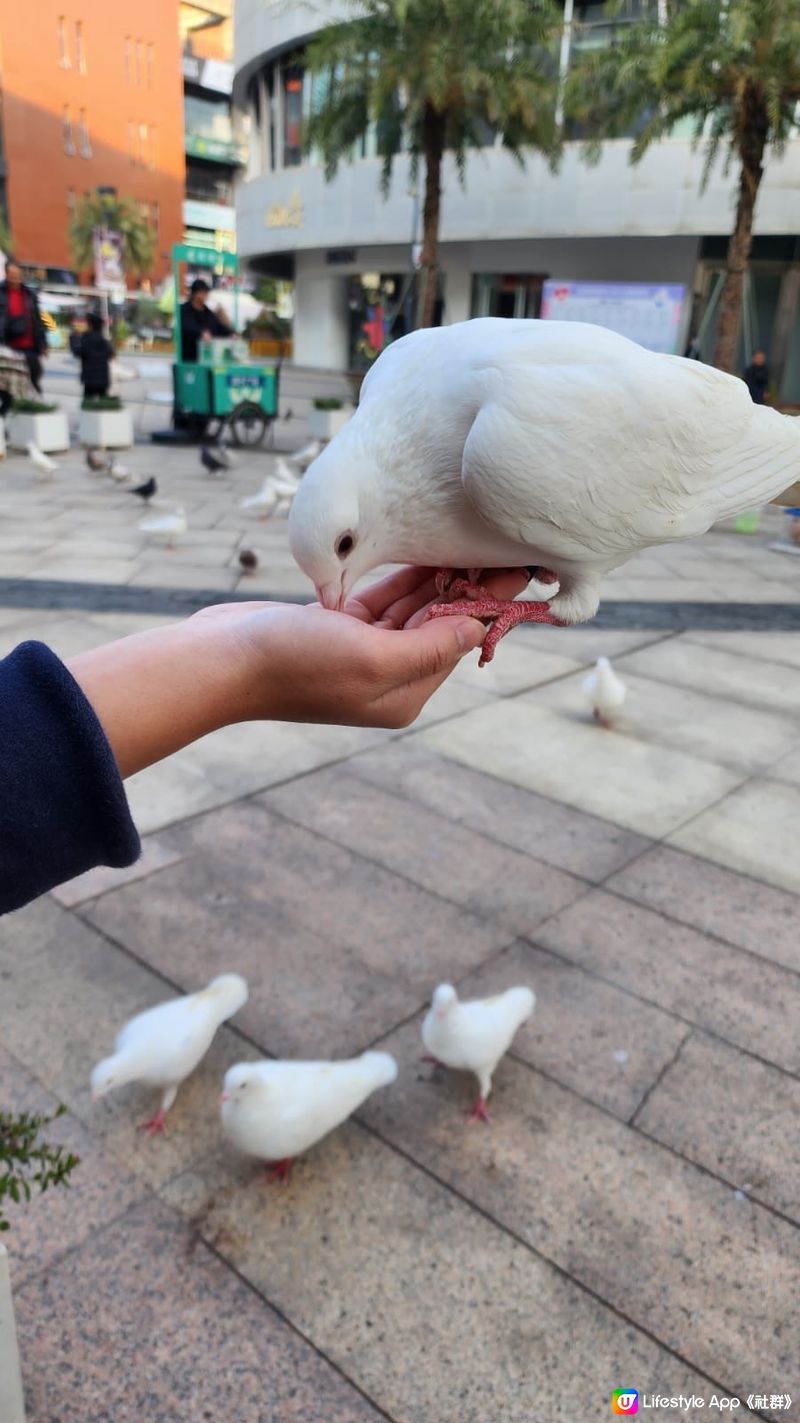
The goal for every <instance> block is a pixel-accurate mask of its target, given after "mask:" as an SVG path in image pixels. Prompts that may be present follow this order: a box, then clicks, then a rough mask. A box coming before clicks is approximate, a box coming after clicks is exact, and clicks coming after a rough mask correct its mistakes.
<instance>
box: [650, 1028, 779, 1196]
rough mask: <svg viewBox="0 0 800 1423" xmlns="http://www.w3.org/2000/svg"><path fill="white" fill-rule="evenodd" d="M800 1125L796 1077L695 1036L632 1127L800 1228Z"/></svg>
mask: <svg viewBox="0 0 800 1423" xmlns="http://www.w3.org/2000/svg"><path fill="white" fill-rule="evenodd" d="M798 1120H800V1082H798V1081H797V1079H796V1078H792V1077H787V1076H786V1075H785V1074H784V1073H782V1072H778V1071H776V1069H775V1068H774V1067H766V1066H765V1065H764V1064H763V1063H761V1062H756V1060H755V1059H754V1058H752V1057H747V1056H746V1055H745V1054H744V1053H741V1052H737V1051H736V1049H735V1048H730V1047H727V1046H726V1044H725V1043H720V1042H715V1041H714V1040H713V1039H711V1038H707V1037H706V1036H705V1035H704V1034H702V1033H693V1034H692V1036H691V1037H690V1038H689V1040H688V1042H687V1043H686V1044H685V1045H684V1047H683V1048H682V1049H681V1052H680V1053H679V1055H678V1057H677V1060H676V1061H675V1062H674V1063H673V1064H672V1065H671V1066H670V1067H669V1068H668V1070H667V1072H666V1073H665V1074H664V1076H663V1077H662V1079H661V1081H660V1082H659V1083H658V1085H657V1086H656V1088H655V1091H654V1092H653V1093H652V1094H651V1096H649V1097H648V1099H647V1101H646V1103H645V1104H644V1107H643V1109H642V1111H641V1112H640V1113H639V1115H638V1116H637V1118H636V1125H637V1126H638V1127H641V1129H642V1130H643V1131H646V1132H647V1133H648V1134H649V1135H650V1136H654V1137H656V1138H657V1140H658V1141H663V1142H665V1143H666V1144H667V1145H668V1146H671V1147H673V1148H674V1150H675V1151H679V1152H680V1154H681V1156H687V1157H688V1158H689V1160H690V1161H697V1162H699V1163H700V1165H702V1166H707V1167H708V1168H709V1170H711V1171H716V1172H717V1173H718V1174H719V1175H721V1176H724V1177H725V1178H726V1179H727V1180H728V1181H730V1182H732V1183H733V1184H734V1185H736V1186H739V1187H746V1188H747V1190H748V1192H749V1193H751V1194H752V1196H753V1197H755V1198H756V1199H757V1200H759V1201H762V1202H764V1203H765V1204H766V1205H770V1206H775V1207H776V1208H777V1209H778V1210H781V1211H785V1212H786V1213H787V1214H788V1215H791V1216H793V1217H794V1219H795V1220H796V1221H798V1220H800V1142H798V1135H797V1123H798ZM743 1204H745V1203H743ZM745 1208H747V1207H746V1205H745Z"/></svg>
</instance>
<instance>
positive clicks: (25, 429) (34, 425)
mask: <svg viewBox="0 0 800 1423" xmlns="http://www.w3.org/2000/svg"><path fill="white" fill-rule="evenodd" d="M6 440H7V442H8V444H9V445H10V446H11V449H12V450H26V449H27V448H28V445H29V444H30V442H31V440H33V443H34V444H35V445H38V446H39V449H40V450H43V451H44V453H45V454H46V455H49V454H52V453H53V451H54V450H68V449H69V425H68V424H67V417H66V415H65V414H64V411H63V410H53V411H50V413H49V414H47V415H21V414H19V412H17V411H14V410H12V411H11V413H10V414H9V416H8V418H7V420H6Z"/></svg>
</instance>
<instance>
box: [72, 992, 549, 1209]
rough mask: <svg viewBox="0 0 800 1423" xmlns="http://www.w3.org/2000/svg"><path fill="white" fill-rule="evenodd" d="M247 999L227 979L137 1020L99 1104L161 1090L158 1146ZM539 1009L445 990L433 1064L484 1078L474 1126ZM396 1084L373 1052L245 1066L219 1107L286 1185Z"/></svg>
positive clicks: (96, 1093)
mask: <svg viewBox="0 0 800 1423" xmlns="http://www.w3.org/2000/svg"><path fill="white" fill-rule="evenodd" d="M247 998H248V987H247V983H246V982H245V980H244V979H243V978H242V977H241V976H240V975H239V974H238V973H224V974H222V975H220V977H219V978H215V979H213V981H212V982H211V983H209V985H208V987H207V988H203V989H202V990H201V991H200V992H199V993H191V994H188V995H186V996H185V997H181V998H173V999H170V1000H169V1001H168V1002H166V1003H160V1004H158V1005H157V1006H156V1007H155V1008H149V1009H148V1010H147V1011H146V1012H144V1013H139V1014H138V1015H137V1016H136V1017H135V1018H131V1020H130V1022H128V1023H127V1024H126V1025H125V1027H124V1028H123V1029H122V1032H121V1033H120V1034H119V1037H118V1038H117V1041H116V1044H115V1048H114V1052H113V1053H112V1055H111V1056H110V1057H107V1058H105V1059H104V1060H103V1061H102V1062H99V1063H98V1064H97V1066H96V1067H95V1068H94V1069H93V1071H92V1074H91V1079H90V1081H91V1089H92V1100H93V1101H97V1100H98V1099H99V1098H100V1097H104V1096H105V1095H106V1093H108V1092H111V1091H112V1090H113V1089H114V1088H115V1087H121V1086H123V1085H125V1084H126V1083H132V1082H140V1083H144V1084H145V1085H146V1086H149V1087H157V1088H160V1089H161V1091H162V1093H163V1095H162V1098H161V1105H160V1107H159V1109H158V1111H157V1112H156V1113H155V1115H154V1116H153V1117H151V1118H150V1119H149V1120H148V1121H146V1122H142V1123H140V1126H141V1129H142V1130H144V1131H145V1132H146V1133H147V1134H148V1136H153V1135H155V1133H157V1132H162V1131H164V1130H165V1129H166V1128H165V1122H166V1115H167V1112H168V1111H169V1109H170V1107H171V1106H172V1104H173V1102H174V1101H175V1097H176V1095H177V1092H178V1088H179V1087H180V1085H181V1083H182V1082H185V1081H186V1079H187V1077H189V1076H190V1074H191V1073H192V1072H193V1071H194V1069H195V1068H196V1067H197V1066H198V1064H199V1063H200V1062H201V1061H202V1059H203V1058H204V1057H205V1055H206V1053H207V1052H208V1049H209V1048H210V1046H211V1043H212V1041H213V1038H214V1035H215V1033H216V1031H217V1029H218V1028H219V1027H221V1025H222V1024H223V1023H224V1022H226V1021H227V1020H228V1019H229V1018H232V1017H233V1016H234V1014H235V1013H237V1012H238V1011H239V1009H240V1008H243V1007H244V1005H245V1003H246V1002H247ZM535 1002H536V998H535V994H534V993H533V991H532V989H530V988H509V989H507V990H506V991H505V992H504V993H499V994H497V995H496V996H495V997H493V998H483V999H474V1000H471V1001H469V1002H463V1003H462V1002H461V1001H460V1000H459V997H458V994H457V992H456V990H455V988H453V987H452V985H451V984H449V983H442V984H440V985H439V987H438V988H437V989H436V991H435V993H434V995H433V999H432V1002H431V1006H430V1010H429V1012H428V1014H427V1016H426V1017H425V1019H424V1021H423V1024H422V1041H423V1044H424V1046H425V1057H424V1059H423V1060H424V1061H426V1062H431V1063H433V1064H434V1065H435V1066H437V1067H451V1068H456V1069H460V1070H462V1071H466V1072H472V1073H474V1075H475V1076H476V1077H477V1079H478V1085H479V1091H480V1095H479V1097H478V1100H477V1102H476V1103H475V1106H474V1107H473V1108H472V1110H471V1112H470V1121H472V1122H477V1121H482V1122H487V1123H488V1121H489V1116H488V1112H487V1109H486V1104H487V1099H488V1097H489V1093H490V1092H491V1088H492V1077H493V1075H494V1072H495V1069H496V1068H497V1065H498V1063H499V1062H500V1060H501V1058H503V1057H504V1056H505V1054H506V1053H507V1052H508V1049H509V1048H510V1046H511V1044H512V1042H513V1040H514V1037H515V1035H516V1033H517V1031H518V1029H519V1028H520V1027H521V1026H522V1024H523V1023H524V1022H526V1021H527V1019H528V1018H530V1016H531V1014H532V1013H533V1009H534V1005H535ZM396 1077H397V1063H396V1061H395V1059H394V1058H393V1057H392V1056H391V1055H390V1054H389V1053H387V1052H373V1051H370V1052H364V1053H362V1054H361V1056H360V1057H354V1058H348V1059H345V1060H342V1061H335V1062H299V1061H288V1060H287V1061H270V1060H267V1061H262V1062H239V1063H236V1064H235V1065H234V1066H233V1067H230V1068H228V1071H227V1072H226V1074H225V1079H224V1082H223V1089H222V1095H221V1097H220V1099H219V1110H220V1116H221V1119H222V1128H223V1131H224V1133H225V1135H226V1136H227V1137H228V1139H229V1140H230V1141H231V1142H232V1143H233V1145H234V1146H235V1147H236V1148H237V1150H238V1151H241V1152H242V1153H243V1154H244V1155H246V1156H251V1157H256V1158H257V1159H259V1160H261V1161H263V1162H265V1163H266V1164H267V1166H268V1174H269V1176H270V1178H271V1179H281V1180H283V1181H286V1180H288V1177H289V1172H290V1169H291V1166H292V1162H293V1161H294V1159H295V1157H297V1156H299V1155H301V1153H302V1152H304V1151H307V1150H308V1149H309V1147H312V1146H314V1145H315V1144H316V1143H317V1142H318V1141H320V1140H321V1139H322V1138H323V1137H325V1136H327V1135H328V1133H329V1132H332V1131H333V1130H334V1129H335V1128H336V1127H338V1126H340V1125H341V1123H342V1122H344V1121H346V1120H347V1118H348V1117H350V1116H352V1114H353V1112H355V1111H357V1110H358V1108H359V1107H360V1106H361V1105H362V1103H363V1102H365V1101H366V1099H367V1097H369V1096H371V1095H372V1093H373V1092H375V1091H376V1090H377V1089H378V1088H379V1087H385V1086H388V1084H389V1083H391V1082H394V1081H395V1079H396Z"/></svg>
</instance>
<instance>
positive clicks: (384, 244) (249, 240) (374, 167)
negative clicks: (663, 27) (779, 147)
mask: <svg viewBox="0 0 800 1423" xmlns="http://www.w3.org/2000/svg"><path fill="white" fill-rule="evenodd" d="M348 13H350V10H349V7H348V6H347V5H346V4H344V3H342V0H320V3H318V4H316V5H314V6H310V5H308V4H306V3H304V0H237V5H236V17H235V67H236V73H235V79H234V98H235V100H236V101H237V103H238V104H240V105H241V106H242V107H243V108H244V109H245V110H246V112H247V114H248V115H249V118H250V130H251V144H250V157H249V164H248V168H247V172H246V175H245V179H244V181H243V182H242V184H241V185H240V187H239V189H238V193H237V238H238V246H239V252H240V254H242V255H243V256H244V257H246V258H248V259H249V260H250V261H251V262H252V263H253V264H255V265H256V267H257V268H258V269H259V270H261V271H264V272H270V273H273V274H275V275H277V276H282V277H291V278H293V279H294V282H295V331H294V351H295V360H296V361H297V362H298V363H300V364H305V365H310V366H318V367H328V368H333V369H342V368H348V367H353V366H357V365H358V364H359V362H363V360H364V357H365V354H366V353H367V352H368V351H370V350H372V351H374V349H375V346H376V343H377V344H380V343H381V341H382V340H385V339H387V331H388V330H389V329H390V328H391V323H392V319H393V318H394V317H395V315H396V313H397V311H398V308H402V306H403V298H404V292H405V289H406V284H407V281H408V277H409V273H410V271H411V269H412V266H413V249H414V246H415V244H416V242H417V240H418V237H419V195H418V194H417V193H415V192H414V190H413V187H412V184H411V181H410V176H409V165H408V162H407V160H405V159H403V158H402V157H401V158H400V160H399V161H398V162H397V163H396V164H395V172H394V178H393V181H392V186H391V191H390V194H389V197H388V199H387V200H386V201H384V200H383V199H382V197H381V194H380V190H379V176H380V166H381V161H380V159H379V157H378V156H377V153H376V140H375V135H374V134H373V135H368V136H367V138H366V139H365V141H364V143H363V145H362V148H361V151H360V152H359V153H358V154H354V156H353V160H352V162H350V163H348V164H346V165H343V166H342V167H341V169H340V170H339V173H338V175H337V177H336V178H335V179H334V180H333V182H331V183H326V181H325V175H324V172H323V169H322V167H321V166H320V164H319V163H318V162H314V161H311V160H309V158H307V157H305V156H304V153H303V147H302V129H303V119H304V116H305V115H306V114H307V113H308V112H309V106H310V102H311V95H310V84H309V82H308V79H307V76H306V75H305V74H304V69H303V56H304V48H305V45H306V43H307V42H308V40H309V38H310V36H311V35H312V33H313V32H314V31H315V30H316V29H318V28H319V27H320V26H321V25H323V24H326V23H329V22H330V20H331V19H339V18H343V17H344V16H345V15H346V14H348ZM616 23H620V21H619V20H615V19H614V18H613V17H612V16H611V15H610V13H609V9H608V7H607V5H604V4H597V3H591V4H590V3H582V0H574V3H573V0H566V3H565V30H564V42H563V45H562V62H563V63H565V64H567V63H568V62H569V58H570V55H571V54H572V53H574V50H575V47H576V46H577V45H580V44H587V43H588V44H598V43H606V42H610V41H611V40H612V39H613V32H614V25H615V24H616ZM629 156H630V140H626V139H620V140H617V141H614V142H611V143H607V144H606V145H605V146H604V149H603V153H602V157H601V160H600V162H599V163H598V164H597V165H596V166H594V167H590V166H587V165H586V163H584V162H583V160H582V157H581V152H580V145H579V144H578V143H577V142H573V143H571V144H568V145H567V149H566V152H565V155H564V159H563V161H562V164H561V167H560V170H559V172H558V173H557V174H553V173H552V172H550V170H549V168H548V166H547V164H546V162H545V161H544V160H543V159H541V158H539V157H537V156H535V155H532V156H531V157H530V159H529V161H528V163H527V166H526V168H525V170H524V171H523V170H521V169H520V168H519V167H518V165H517V164H516V163H515V162H514V161H513V159H512V158H511V157H510V156H509V155H508V154H507V153H506V152H504V150H503V149H502V147H501V146H500V144H499V142H494V141H492V140H491V139H490V140H489V142H488V144H487V146H486V147H483V148H479V149H476V150H474V151H473V152H472V153H471V154H470V156H469V158H468V162H467V169H466V181H465V184H464V186H463V187H462V186H461V184H460V183H459V180H458V175H457V173H456V170H455V165H454V164H453V163H452V162H446V163H445V170H444V197H443V209H442V249H441V265H442V269H443V287H444V289H443V310H442V320H443V321H445V322H453V321H460V320H463V319H465V318H467V317H469V316H474V315H490V314H491V315H499V316H518V317H525V316H538V315H540V314H542V301H543V295H544V294H545V283H547V282H550V283H556V284H557V291H558V297H559V299H561V298H563V297H564V295H565V294H567V295H568V296H569V297H570V299H571V298H572V297H574V296H575V295H576V293H575V289H574V287H572V285H571V284H573V283H600V284H603V285H604V286H605V287H606V289H607V288H608V285H609V284H615V286H616V284H635V285H638V284H647V285H649V286H650V288H651V295H652V296H653V297H654V299H655V301H656V302H658V301H659V300H661V299H662V296H663V295H664V293H668V294H669V296H670V298H673V297H674V296H675V295H676V294H675V293H673V292H671V290H670V289H671V288H674V287H679V288H682V289H683V290H682V292H681V293H679V294H677V295H678V298H679V302H678V309H679V320H678V321H677V323H676V326H675V331H674V342H673V349H677V350H682V349H683V348H684V346H685V344H686V341H687V339H688V337H689V335H690V334H694V328H695V327H696V325H697V313H698V312H699V311H700V310H702V308H703V306H704V304H705V301H706V298H707V297H708V295H709V292H710V291H711V290H712V289H713V287H714V285H715V284H716V283H717V282H718V280H719V278H718V274H719V269H720V265H721V262H722V260H723V258H724V254H725V250H726V241H727V234H728V233H729V231H730V227H731V222H732V215H733V206H734V198H735V192H734V175H732V174H728V175H725V173H724V172H723V171H722V168H721V166H720V167H718V168H717V169H716V170H715V171H714V173H713V174H712V176H711V180H710V181H709V183H708V185H707V187H706V188H705V190H704V191H701V175H702V168H703V154H702V152H701V151H697V150H696V149H694V148H693V145H692V142H691V139H690V136H689V135H688V134H680V133H675V134H674V135H673V136H672V137H671V138H670V139H669V140H668V141H665V142H662V143H660V144H659V145H658V146H657V147H655V148H653V149H651V150H650V152H649V153H648V154H647V155H646V157H645V158H644V160H643V161H642V162H641V163H640V164H639V166H637V167H632V166H631V165H630V163H629ZM798 232H800V138H798V139H793V140H791V141H790V142H789V143H788V144H787V147H786V152H785V155H784V157H783V158H781V159H776V158H774V157H771V158H770V160H769V164H768V167H767V173H766V177H765V181H764V184H763V188H762V192H761V196H760V198H759V204H758V209H757V216H756V239H755V246H754V252H753V264H752V281H751V290H750V293H749V301H748V303H747V312H748V320H747V323H746V324H747V327H748V330H747V333H746V334H747V343H748V345H750V346H751V347H752V346H756V345H760V346H763V347H764V348H765V349H766V350H767V352H768V354H769V356H770V358H771V363H772V365H773V370H774V371H775V372H776V373H777V374H778V376H779V379H780V383H781V393H782V396H783V398H784V399H791V400H800V323H798V320H797V309H798V296H799V295H800V241H798V239H797V236H796V234H797V233H798ZM552 291H553V288H552V287H551V288H549V289H548V293H549V294H551V293H552ZM577 295H578V297H579V298H580V299H582V300H583V308H584V310H587V309H589V308H591V305H592V302H594V304H595V307H596V300H597V297H598V296H600V297H602V296H603V293H602V292H599V293H598V292H597V289H596V288H595V289H594V292H591V291H590V292H588V293H587V292H586V291H583V292H582V293H581V291H580V290H579V291H578V293H577ZM634 295H635V294H633V293H631V294H630V299H631V303H632V305H635V303H634V302H633V297H634ZM605 296H606V298H607V297H608V292H607V290H606V294H605ZM604 299H605V298H604ZM551 305H552V303H551ZM394 329H395V330H397V323H396V324H395V328H394ZM633 329H634V330H635V329H636V327H635V325H634V328H633ZM701 336H702V341H703V347H704V349H703V354H706V355H707V354H709V353H710V343H711V340H712V338H713V331H712V330H711V329H710V327H709V326H706V327H705V328H704V329H703V330H702V332H701Z"/></svg>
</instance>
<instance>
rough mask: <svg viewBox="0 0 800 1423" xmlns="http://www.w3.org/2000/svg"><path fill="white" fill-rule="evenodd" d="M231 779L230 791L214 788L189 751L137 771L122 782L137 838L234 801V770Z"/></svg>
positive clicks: (218, 787) (219, 787)
mask: <svg viewBox="0 0 800 1423" xmlns="http://www.w3.org/2000/svg"><path fill="white" fill-rule="evenodd" d="M230 779H231V789H230V791H229V792H228V791H226V790H224V789H223V788H222V787H221V786H218V785H215V784H214V782H213V781H211V780H210V779H209V777H208V776H207V775H206V773H205V771H204V769H203V767H202V765H200V764H198V762H197V760H196V759H195V758H194V757H193V755H192V753H191V751H190V750H185V751H179V752H178V753H177V755H175V756H171V757H170V758H169V760H168V761H162V762H160V763H159V764H158V765H156V766H148V767H147V769H146V770H144V771H138V772H137V774H136V775H135V776H130V777H129V778H128V780H127V781H126V782H125V790H126V792H127V796H128V804H129V806H130V810H131V814H132V816H133V819H134V822H135V824H136V828H137V829H138V831H139V833H140V835H150V834H152V833H153V831H155V830H163V829H164V827H165V826H167V825H173V824H175V823H176V822H177V821H180V820H185V819H186V817H187V816H190V815H198V814H199V813H200V812H201V811H204V810H210V809H212V807H214V806H216V805H221V804H223V803H224V802H225V801H226V800H231V799H233V797H234V796H235V795H236V794H237V793H238V792H237V789H236V786H235V782H234V775H233V770H232V771H231V777H230Z"/></svg>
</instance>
